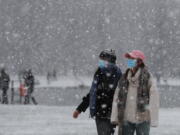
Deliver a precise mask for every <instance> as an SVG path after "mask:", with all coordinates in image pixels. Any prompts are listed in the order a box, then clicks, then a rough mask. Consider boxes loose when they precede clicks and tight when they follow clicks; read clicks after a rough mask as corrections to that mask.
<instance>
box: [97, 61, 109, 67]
mask: <svg viewBox="0 0 180 135" xmlns="http://www.w3.org/2000/svg"><path fill="white" fill-rule="evenodd" d="M98 65H99V67H100V68H105V67H106V66H107V64H106V62H105V61H104V60H99V63H98Z"/></svg>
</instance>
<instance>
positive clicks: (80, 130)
mask: <svg viewBox="0 0 180 135" xmlns="http://www.w3.org/2000/svg"><path fill="white" fill-rule="evenodd" d="M73 109H74V107H52V106H51V107H50V106H49V107H48V106H0V135H96V130H95V124H94V121H93V120H91V119H89V118H88V113H85V114H82V115H81V116H80V118H79V119H78V120H74V119H72V117H71V115H72V111H73ZM151 134H152V135H179V134H180V108H178V109H161V111H160V127H159V128H158V129H152V130H151Z"/></svg>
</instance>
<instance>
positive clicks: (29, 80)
mask: <svg viewBox="0 0 180 135" xmlns="http://www.w3.org/2000/svg"><path fill="white" fill-rule="evenodd" d="M24 81H25V86H26V87H27V95H26V96H25V102H24V104H29V103H30V100H32V102H33V103H34V104H35V105H37V102H36V100H35V98H34V96H33V95H32V94H33V92H34V76H33V74H32V71H31V69H29V71H28V72H27V73H26V74H25V76H24Z"/></svg>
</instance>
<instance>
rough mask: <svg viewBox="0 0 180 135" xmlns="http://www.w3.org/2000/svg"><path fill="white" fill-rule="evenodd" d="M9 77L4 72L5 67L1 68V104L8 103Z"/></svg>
mask: <svg viewBox="0 0 180 135" xmlns="http://www.w3.org/2000/svg"><path fill="white" fill-rule="evenodd" d="M9 82H10V77H9V75H8V74H7V73H6V70H5V68H2V69H1V76H0V86H1V90H2V104H8V95H7V92H8V89H9Z"/></svg>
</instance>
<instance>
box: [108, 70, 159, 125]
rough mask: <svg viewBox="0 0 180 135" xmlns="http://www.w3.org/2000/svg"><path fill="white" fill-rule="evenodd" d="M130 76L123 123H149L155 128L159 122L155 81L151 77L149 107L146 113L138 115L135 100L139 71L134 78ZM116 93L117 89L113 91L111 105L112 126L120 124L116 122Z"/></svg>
mask: <svg viewBox="0 0 180 135" xmlns="http://www.w3.org/2000/svg"><path fill="white" fill-rule="evenodd" d="M130 74H131V73H129V74H128V80H129V89H128V95H127V101H126V108H125V116H124V121H129V122H132V123H140V122H144V121H150V123H151V126H152V127H157V126H158V120H159V93H158V91H157V87H156V83H155V81H154V80H153V78H152V76H151V77H150V80H149V87H150V105H149V107H147V111H146V112H145V113H139V112H137V107H136V106H137V104H136V100H137V88H138V84H139V83H138V82H137V81H138V77H139V74H140V71H138V72H137V73H136V75H135V77H132V78H130V76H131V75H130ZM131 80H133V83H132V82H131ZM134 82H135V83H134ZM118 93H119V88H117V89H116V91H115V94H114V99H113V105H112V114H111V122H112V123H114V124H120V123H119V121H118V108H117V107H118V106H117V101H118ZM133 95H134V96H133ZM121 124H122V123H121Z"/></svg>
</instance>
